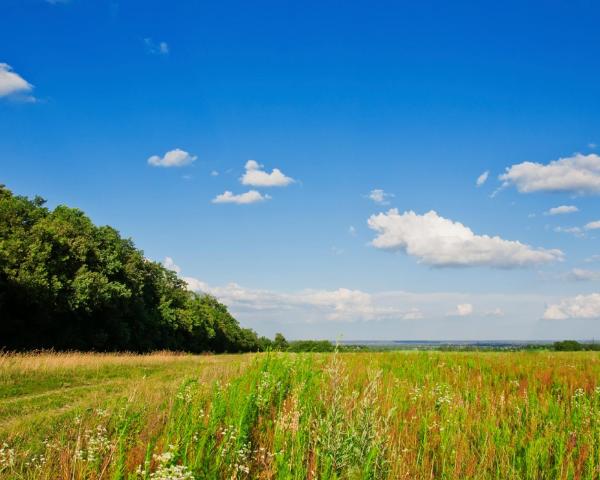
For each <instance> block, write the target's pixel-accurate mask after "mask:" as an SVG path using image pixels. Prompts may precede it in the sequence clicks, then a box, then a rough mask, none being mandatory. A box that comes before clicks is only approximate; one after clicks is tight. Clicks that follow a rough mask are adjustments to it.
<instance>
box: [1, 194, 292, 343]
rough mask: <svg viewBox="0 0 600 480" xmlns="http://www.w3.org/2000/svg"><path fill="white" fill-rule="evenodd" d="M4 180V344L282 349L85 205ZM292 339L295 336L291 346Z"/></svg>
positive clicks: (2, 253) (2, 242)
mask: <svg viewBox="0 0 600 480" xmlns="http://www.w3.org/2000/svg"><path fill="white" fill-rule="evenodd" d="M45 203H46V202H45V200H44V199H42V198H41V197H35V198H28V197H24V196H19V195H14V194H13V193H12V192H11V191H10V190H9V189H8V188H6V187H5V186H3V185H0V349H8V350H30V349H57V350H71V349H74V350H94V351H134V352H148V351H152V350H158V349H170V350H179V351H189V352H207V351H211V352H247V351H259V350H266V349H268V348H280V347H282V346H283V345H280V344H281V343H282V342H285V339H284V338H283V336H282V335H280V336H278V337H277V341H276V342H274V341H271V340H270V339H268V338H266V337H259V336H258V335H257V334H256V333H255V332H254V331H253V330H251V329H248V328H242V327H241V326H240V325H239V323H238V322H237V320H236V319H235V318H234V317H233V316H232V315H231V314H230V313H229V312H228V310H227V307H226V306H225V305H223V304H221V303H219V302H218V301H217V300H216V299H215V298H214V297H212V296H210V295H203V294H197V293H194V292H191V291H189V290H188V289H187V286H186V284H185V282H184V281H183V280H181V279H180V278H178V277H177V274H176V273H175V272H173V271H171V270H168V269H166V268H165V267H164V266H163V265H161V264H160V263H158V262H154V261H151V260H149V259H147V258H146V257H145V256H144V254H143V252H142V251H141V250H139V249H137V248H136V247H135V245H134V243H133V242H132V241H131V240H130V239H126V238H122V237H121V235H120V234H119V232H118V231H117V230H115V229H114V228H111V227H109V226H96V225H94V224H93V222H92V221H91V220H90V219H89V218H88V217H87V216H86V215H85V214H84V213H83V212H82V211H81V210H78V209H75V208H69V207H66V206H63V205H61V206H58V207H56V208H55V209H53V210H51V209H49V208H47V207H46V205H45ZM286 346H287V345H286Z"/></svg>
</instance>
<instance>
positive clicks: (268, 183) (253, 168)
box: [240, 160, 295, 187]
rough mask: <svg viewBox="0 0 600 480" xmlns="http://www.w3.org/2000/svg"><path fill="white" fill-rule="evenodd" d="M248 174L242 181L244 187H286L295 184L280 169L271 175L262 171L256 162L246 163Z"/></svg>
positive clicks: (261, 166) (273, 171) (275, 169)
mask: <svg viewBox="0 0 600 480" xmlns="http://www.w3.org/2000/svg"><path fill="white" fill-rule="evenodd" d="M245 168H246V173H244V175H242V177H241V178H240V181H241V182H242V184H243V185H252V186H253V187H286V186H288V185H289V184H291V183H294V181H295V180H294V179H293V178H290V177H287V176H285V175H284V174H283V172H282V171H281V170H279V169H278V168H274V169H273V170H272V171H271V173H267V172H266V171H264V170H262V168H263V165H260V164H259V163H258V162H257V161H256V160H248V161H247V162H246V166H245Z"/></svg>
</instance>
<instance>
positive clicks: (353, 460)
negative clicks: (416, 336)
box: [0, 352, 600, 480]
mask: <svg viewBox="0 0 600 480" xmlns="http://www.w3.org/2000/svg"><path fill="white" fill-rule="evenodd" d="M65 379H67V380H66V383H67V385H66V386H65V385H64V383H65ZM61 381H63V384H60V382H61ZM61 385H62V386H61ZM73 392H75V393H73ZM40 398H41V399H42V400H40ZM0 413H3V415H2V417H0V478H10V479H34V478H35V479H129V480H132V479H147V480H159V479H164V480H166V479H240V480H241V479H255V478H258V479H271V478H273V479H275V478H276V479H325V480H327V479H380V478H381V479H384V478H389V479H402V478H405V479H415V478H419V479H420V478H423V479H465V478H474V479H499V480H500V479H502V480H505V479H597V478H600V355H598V354H597V353H591V352H588V353H548V352H536V353H526V352H523V353H490V352H487V353H451V352H447V353H442V352H388V353H356V354H354V353H344V354H338V353H334V354H280V353H277V354H261V355H245V356H218V357H193V356H172V355H168V354H161V355H155V356H144V357H138V356H133V355H132V356H123V357H120V356H113V355H108V356H99V355H77V354H71V355H66V356H60V355H39V356H34V357H31V358H30V357H27V356H17V357H15V356H4V357H2V358H0Z"/></svg>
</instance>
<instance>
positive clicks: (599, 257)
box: [585, 254, 600, 263]
mask: <svg viewBox="0 0 600 480" xmlns="http://www.w3.org/2000/svg"><path fill="white" fill-rule="evenodd" d="M585 262H586V263H593V262H600V255H598V254H596V255H592V256H590V257H588V258H586V259H585Z"/></svg>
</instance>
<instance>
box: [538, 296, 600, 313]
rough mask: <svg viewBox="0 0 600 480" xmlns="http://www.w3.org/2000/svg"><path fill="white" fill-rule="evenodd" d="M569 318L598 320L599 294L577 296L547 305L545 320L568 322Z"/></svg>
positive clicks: (599, 308) (599, 309)
mask: <svg viewBox="0 0 600 480" xmlns="http://www.w3.org/2000/svg"><path fill="white" fill-rule="evenodd" d="M571 318H598V319H600V293H592V294H590V295H577V296H576V297H571V298H566V299H564V300H562V301H560V302H559V303H556V304H553V305H549V306H548V307H547V308H546V311H545V312H544V319H546V320H568V319H571Z"/></svg>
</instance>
